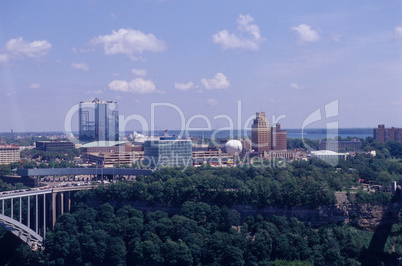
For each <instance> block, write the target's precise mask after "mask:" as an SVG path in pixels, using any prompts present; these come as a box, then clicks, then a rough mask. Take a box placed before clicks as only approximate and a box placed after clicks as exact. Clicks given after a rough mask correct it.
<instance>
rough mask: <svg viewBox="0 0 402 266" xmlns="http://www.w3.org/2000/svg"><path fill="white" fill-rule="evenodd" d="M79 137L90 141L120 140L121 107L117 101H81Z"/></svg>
mask: <svg viewBox="0 0 402 266" xmlns="http://www.w3.org/2000/svg"><path fill="white" fill-rule="evenodd" d="M79 139H80V141H83V142H90V141H118V140H119V108H118V105H117V102H113V101H107V102H104V101H100V100H99V99H95V100H93V101H92V102H87V101H82V102H80V109H79Z"/></svg>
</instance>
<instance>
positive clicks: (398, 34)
mask: <svg viewBox="0 0 402 266" xmlns="http://www.w3.org/2000/svg"><path fill="white" fill-rule="evenodd" d="M394 36H395V39H401V38H402V26H397V27H395V32H394Z"/></svg>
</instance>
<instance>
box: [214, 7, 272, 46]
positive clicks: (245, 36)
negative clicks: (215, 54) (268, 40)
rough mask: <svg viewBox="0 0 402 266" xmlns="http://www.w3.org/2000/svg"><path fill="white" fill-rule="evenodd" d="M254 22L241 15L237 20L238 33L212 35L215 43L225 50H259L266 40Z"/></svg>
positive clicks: (224, 31)
mask: <svg viewBox="0 0 402 266" xmlns="http://www.w3.org/2000/svg"><path fill="white" fill-rule="evenodd" d="M253 21H254V18H252V17H251V16H249V15H245V16H244V15H241V14H240V15H239V17H238V19H237V32H236V33H229V32H228V31H227V30H222V31H219V32H218V33H216V34H214V35H212V38H213V41H214V43H217V44H221V45H222V48H223V49H235V48H242V49H246V50H258V49H259V47H260V44H261V43H262V42H263V41H265V39H264V38H262V37H261V34H260V28H259V27H258V25H256V24H252V22H253Z"/></svg>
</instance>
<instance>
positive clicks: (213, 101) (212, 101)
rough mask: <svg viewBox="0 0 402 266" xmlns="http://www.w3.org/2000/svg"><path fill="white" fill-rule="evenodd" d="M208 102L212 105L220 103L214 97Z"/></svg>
mask: <svg viewBox="0 0 402 266" xmlns="http://www.w3.org/2000/svg"><path fill="white" fill-rule="evenodd" d="M207 104H208V105H211V106H213V105H217V104H218V101H217V100H215V99H214V98H211V99H208V101H207Z"/></svg>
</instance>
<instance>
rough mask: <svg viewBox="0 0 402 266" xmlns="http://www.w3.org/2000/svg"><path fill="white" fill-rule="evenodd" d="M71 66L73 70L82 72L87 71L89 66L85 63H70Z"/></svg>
mask: <svg viewBox="0 0 402 266" xmlns="http://www.w3.org/2000/svg"><path fill="white" fill-rule="evenodd" d="M71 66H72V67H73V68H75V69H80V70H84V71H89V66H88V64H86V63H83V62H81V63H71Z"/></svg>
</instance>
